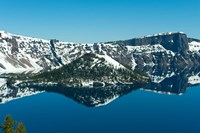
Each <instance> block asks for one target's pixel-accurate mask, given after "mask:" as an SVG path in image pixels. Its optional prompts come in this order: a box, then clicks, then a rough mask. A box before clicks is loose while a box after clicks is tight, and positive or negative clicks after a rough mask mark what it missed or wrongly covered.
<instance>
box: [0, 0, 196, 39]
mask: <svg viewBox="0 0 200 133" xmlns="http://www.w3.org/2000/svg"><path fill="white" fill-rule="evenodd" d="M0 30H5V31H8V32H11V33H16V34H22V35H26V36H32V37H39V38H44V39H52V38H56V39H59V40H63V41H74V42H90V43H92V42H103V41H111V40H121V39H129V38H134V37H140V36H145V35H148V34H154V33H159V32H168V31H183V32H185V33H187V34H188V36H191V37H194V38H199V39H200V1H199V0H1V1H0Z"/></svg>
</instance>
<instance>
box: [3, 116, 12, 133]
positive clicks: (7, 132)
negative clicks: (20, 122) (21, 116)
mask: <svg viewBox="0 0 200 133" xmlns="http://www.w3.org/2000/svg"><path fill="white" fill-rule="evenodd" d="M14 125H15V121H14V120H12V117H11V116H10V115H7V116H6V117H5V119H4V123H3V124H2V125H1V129H2V130H3V132H4V133H14Z"/></svg>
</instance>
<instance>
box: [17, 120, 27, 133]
mask: <svg viewBox="0 0 200 133" xmlns="http://www.w3.org/2000/svg"><path fill="white" fill-rule="evenodd" d="M16 133H26V128H25V126H24V124H23V123H22V122H19V123H18V125H17V128H16Z"/></svg>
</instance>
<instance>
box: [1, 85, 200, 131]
mask: <svg viewBox="0 0 200 133" xmlns="http://www.w3.org/2000/svg"><path fill="white" fill-rule="evenodd" d="M199 103H200V87H198V86H196V87H190V88H188V89H187V90H186V93H184V94H183V95H167V94H157V93H154V92H148V91H143V90H136V91H132V92H130V93H128V94H127V95H124V96H122V97H120V98H118V99H116V100H114V101H113V102H111V103H109V104H107V105H105V106H102V107H95V108H93V107H86V106H84V105H83V104H80V103H77V102H75V101H74V100H72V99H69V98H67V97H65V96H63V95H60V94H57V93H51V92H44V93H40V94H37V95H32V96H29V97H24V98H21V99H18V100H13V101H11V102H8V103H5V104H0V120H1V121H0V122H1V123H2V122H3V118H4V117H5V115H6V114H11V115H12V117H13V119H14V120H18V121H22V122H23V123H24V124H25V126H26V128H27V131H28V133H200V104H199Z"/></svg>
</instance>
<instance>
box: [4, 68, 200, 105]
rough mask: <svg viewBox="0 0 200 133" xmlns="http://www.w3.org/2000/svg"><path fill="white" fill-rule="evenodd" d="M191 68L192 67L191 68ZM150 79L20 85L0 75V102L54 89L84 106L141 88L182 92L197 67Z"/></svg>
mask: <svg viewBox="0 0 200 133" xmlns="http://www.w3.org/2000/svg"><path fill="white" fill-rule="evenodd" d="M194 70H195V71H194ZM150 77H151V79H152V82H149V83H147V84H144V85H142V86H141V85H120V86H107V87H103V88H101V87H99V88H77V87H66V86H61V85H56V86H52V85H42V84H40V85H35V84H34V85H33V84H31V83H26V84H24V85H20V86H18V85H19V84H17V85H16V84H10V83H7V81H6V79H0V103H1V104H3V103H6V102H9V101H12V100H15V99H18V98H22V97H25V96H31V95H34V94H38V93H42V92H54V93H59V94H62V95H64V96H66V97H68V98H70V99H73V100H74V101H76V102H78V103H81V104H83V105H85V106H87V107H98V106H104V105H106V104H108V103H110V102H111V101H113V100H115V99H117V98H119V97H121V96H123V95H126V94H128V93H130V92H132V91H134V90H137V89H141V88H142V89H143V90H148V91H153V92H156V93H164V94H183V93H185V92H186V88H188V87H190V86H194V85H198V84H200V75H199V71H197V70H196V69H193V70H191V69H185V70H182V71H181V72H180V71H179V72H171V73H170V72H169V71H168V72H167V73H166V72H160V71H159V72H156V71H154V73H153V72H151V73H150Z"/></svg>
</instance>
